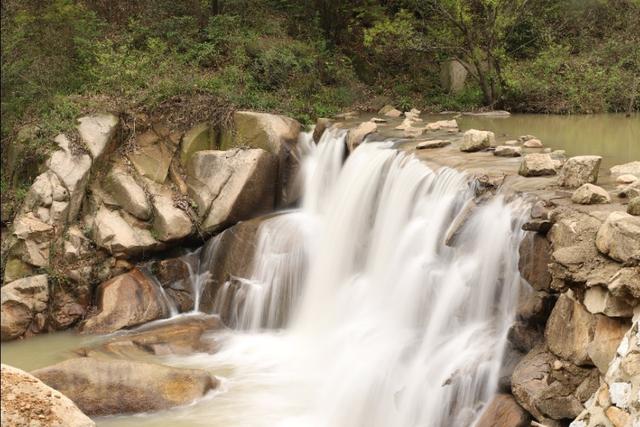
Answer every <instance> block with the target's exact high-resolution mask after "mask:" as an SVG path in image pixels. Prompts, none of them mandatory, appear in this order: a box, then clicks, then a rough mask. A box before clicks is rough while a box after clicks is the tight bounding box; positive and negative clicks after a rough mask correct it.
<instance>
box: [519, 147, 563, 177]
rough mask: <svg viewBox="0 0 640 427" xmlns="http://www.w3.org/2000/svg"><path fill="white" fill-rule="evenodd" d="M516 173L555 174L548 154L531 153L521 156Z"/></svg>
mask: <svg viewBox="0 0 640 427" xmlns="http://www.w3.org/2000/svg"><path fill="white" fill-rule="evenodd" d="M518 173H519V174H520V175H522V176H545V175H555V173H556V169H555V165H554V163H553V160H552V159H551V156H549V154H545V153H533V154H527V155H526V156H524V157H523V158H522V162H521V163H520V169H519V170H518Z"/></svg>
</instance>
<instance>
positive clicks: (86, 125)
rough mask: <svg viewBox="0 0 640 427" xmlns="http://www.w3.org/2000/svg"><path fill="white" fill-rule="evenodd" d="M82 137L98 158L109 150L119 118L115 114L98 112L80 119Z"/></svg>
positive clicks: (93, 154) (94, 156) (95, 157)
mask: <svg viewBox="0 0 640 427" xmlns="http://www.w3.org/2000/svg"><path fill="white" fill-rule="evenodd" d="M78 122H79V125H78V132H79V133H80V138H81V139H82V142H84V144H85V146H86V147H87V149H88V150H89V153H91V157H93V159H94V160H98V159H99V158H100V157H101V156H102V154H103V153H104V152H105V151H106V150H107V148H108V146H109V143H110V142H111V141H112V139H113V137H114V135H115V133H116V130H117V128H118V118H117V117H116V116H114V115H113V114H105V113H98V114H93V115H90V116H85V117H81V118H79V119H78Z"/></svg>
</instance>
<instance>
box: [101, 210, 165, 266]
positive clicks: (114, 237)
mask: <svg viewBox="0 0 640 427" xmlns="http://www.w3.org/2000/svg"><path fill="white" fill-rule="evenodd" d="M93 240H94V241H95V242H96V245H98V246H99V247H101V248H104V249H106V250H108V251H109V252H110V253H111V254H114V255H135V254H139V253H141V252H143V251H144V250H152V249H158V248H159V243H158V242H157V241H156V240H155V239H154V238H153V236H152V235H151V233H150V232H149V230H145V229H141V228H137V227H135V226H132V225H130V224H129V223H128V222H127V221H125V219H124V218H123V217H122V215H120V213H119V212H118V211H111V210H109V209H107V208H105V207H104V206H102V207H100V209H99V210H98V212H97V213H96V216H95V219H94V223H93Z"/></svg>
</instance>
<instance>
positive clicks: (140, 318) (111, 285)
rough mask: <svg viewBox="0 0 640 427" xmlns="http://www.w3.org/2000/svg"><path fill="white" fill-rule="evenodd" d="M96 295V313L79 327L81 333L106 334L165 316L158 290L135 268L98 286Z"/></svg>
mask: <svg viewBox="0 0 640 427" xmlns="http://www.w3.org/2000/svg"><path fill="white" fill-rule="evenodd" d="M97 294H98V297H97V299H98V312H97V313H96V314H95V315H93V316H91V317H89V318H88V319H87V320H85V321H84V323H83V324H82V325H81V327H80V329H81V331H82V332H83V333H90V334H108V333H111V332H114V331H117V330H119V329H122V328H127V327H131V326H136V325H140V324H142V323H146V322H149V321H151V320H155V319H159V318H162V317H166V316H167V315H168V314H169V312H168V309H167V307H166V303H165V301H164V300H163V298H162V295H161V290H160V289H159V288H158V286H156V285H155V284H154V283H153V282H152V281H151V280H149V279H148V278H147V277H146V276H145V275H144V274H143V273H142V272H141V271H140V270H138V269H134V270H132V271H130V272H129V273H125V274H121V275H120V276H116V277H114V278H113V279H111V280H108V281H106V282H104V283H102V284H101V285H100V286H99V288H98V291H97Z"/></svg>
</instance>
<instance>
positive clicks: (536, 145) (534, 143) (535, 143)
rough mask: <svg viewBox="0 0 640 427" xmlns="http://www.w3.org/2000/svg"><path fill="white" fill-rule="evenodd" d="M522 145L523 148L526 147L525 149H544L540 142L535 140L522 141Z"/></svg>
mask: <svg viewBox="0 0 640 427" xmlns="http://www.w3.org/2000/svg"><path fill="white" fill-rule="evenodd" d="M522 145H523V146H524V147H526V148H542V147H544V145H543V144H542V141H540V140H539V139H537V138H531V139H527V140H526V141H524V143H523V144H522Z"/></svg>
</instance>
